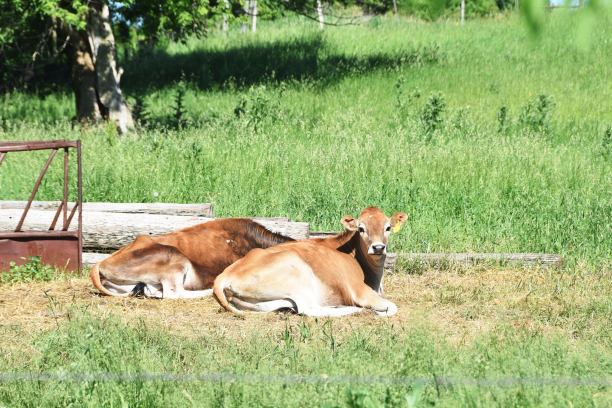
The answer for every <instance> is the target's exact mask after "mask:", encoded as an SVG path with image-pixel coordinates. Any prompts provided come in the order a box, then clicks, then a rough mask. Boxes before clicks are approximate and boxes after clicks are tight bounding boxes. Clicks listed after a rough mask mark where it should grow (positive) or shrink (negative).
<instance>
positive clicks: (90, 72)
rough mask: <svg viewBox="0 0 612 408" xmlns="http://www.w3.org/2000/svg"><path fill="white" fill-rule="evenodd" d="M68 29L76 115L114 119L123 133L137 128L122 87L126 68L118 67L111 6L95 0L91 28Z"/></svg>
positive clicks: (87, 120)
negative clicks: (120, 85)
mask: <svg viewBox="0 0 612 408" xmlns="http://www.w3.org/2000/svg"><path fill="white" fill-rule="evenodd" d="M67 30H68V34H69V36H70V43H69V46H68V47H67V48H66V52H67V54H68V58H69V61H70V63H71V66H72V67H71V68H72V70H71V72H72V87H73V90H74V96H75V102H76V119H77V120H78V121H79V122H81V123H97V122H100V121H101V120H102V119H110V120H112V121H113V122H114V123H115V124H116V125H117V129H118V131H119V133H121V134H125V133H127V132H128V131H130V130H131V129H133V128H134V121H133V119H132V114H131V112H130V110H129V108H128V106H127V104H126V103H125V101H124V99H123V95H122V93H121V88H120V87H119V80H120V78H121V73H122V70H121V69H118V68H117V62H116V51H115V38H114V36H113V32H112V30H111V25H110V16H109V9H108V6H107V5H106V4H105V3H103V2H101V1H91V2H90V3H89V15H88V18H87V30H75V29H73V28H68V29H67Z"/></svg>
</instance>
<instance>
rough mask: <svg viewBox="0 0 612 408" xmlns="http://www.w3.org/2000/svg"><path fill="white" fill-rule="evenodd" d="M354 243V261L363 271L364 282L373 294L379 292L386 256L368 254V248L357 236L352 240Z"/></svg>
mask: <svg viewBox="0 0 612 408" xmlns="http://www.w3.org/2000/svg"><path fill="white" fill-rule="evenodd" d="M353 241H354V242H355V259H356V260H357V262H359V265H360V266H361V269H362V270H363V277H364V282H365V284H366V285H368V286H369V287H371V288H372V289H373V290H374V291H375V292H377V293H380V292H381V286H382V279H383V274H384V273H385V258H386V255H384V254H383V255H380V256H376V257H374V256H371V255H370V254H368V246H367V244H366V243H365V242H363V240H362V239H361V237H360V236H359V234H355V237H354V238H353Z"/></svg>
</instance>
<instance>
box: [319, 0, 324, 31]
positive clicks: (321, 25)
mask: <svg viewBox="0 0 612 408" xmlns="http://www.w3.org/2000/svg"><path fill="white" fill-rule="evenodd" d="M317 15H318V16H319V28H320V29H321V30H322V29H323V28H325V15H324V14H323V4H322V3H321V0H317Z"/></svg>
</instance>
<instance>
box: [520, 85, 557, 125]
mask: <svg viewBox="0 0 612 408" xmlns="http://www.w3.org/2000/svg"><path fill="white" fill-rule="evenodd" d="M554 108H555V103H554V101H553V98H552V97H551V96H548V95H544V94H541V95H538V96H537V97H535V98H534V99H532V100H531V101H529V102H528V103H527V104H526V105H525V106H524V107H523V110H522V111H521V114H520V116H519V123H520V124H521V125H522V126H523V127H524V128H527V129H529V130H532V131H534V132H548V131H549V130H550V125H551V120H552V113H553V110H554Z"/></svg>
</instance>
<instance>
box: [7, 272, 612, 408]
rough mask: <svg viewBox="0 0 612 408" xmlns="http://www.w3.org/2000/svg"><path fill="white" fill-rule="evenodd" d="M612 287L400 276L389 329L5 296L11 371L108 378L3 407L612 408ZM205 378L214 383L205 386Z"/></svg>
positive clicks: (606, 283)
mask: <svg viewBox="0 0 612 408" xmlns="http://www.w3.org/2000/svg"><path fill="white" fill-rule="evenodd" d="M610 281H611V280H610V276H600V275H598V274H591V273H587V272H584V273H582V272H580V271H575V273H572V274H566V273H560V272H559V271H554V270H539V269H501V268H499V269H497V268H494V269H485V268H481V269H478V268H475V269H474V268H468V269H456V270H448V271H444V272H441V271H434V270H427V271H425V272H424V273H422V274H421V275H405V274H402V273H395V274H391V275H389V276H388V278H387V280H386V285H385V287H386V291H387V296H388V297H389V298H390V299H392V300H394V301H395V302H396V303H397V304H398V306H399V308H400V313H399V314H398V315H397V316H395V317H392V318H389V319H386V318H378V317H375V316H373V315H371V314H363V315H357V316H351V317H348V318H343V319H313V318H305V317H300V316H295V315H287V314H265V315H260V314H249V315H248V316H247V317H246V318H245V319H239V318H236V317H234V316H232V315H231V314H229V313H227V312H225V311H221V309H220V307H219V306H218V305H217V303H216V302H215V301H214V300H213V299H201V300H197V301H168V300H163V301H160V300H146V299H118V298H108V297H100V296H95V295H92V293H91V291H93V289H89V287H90V284H89V283H88V282H87V281H86V280H85V279H83V278H75V279H68V280H62V281H56V282H51V283H30V284H28V285H26V284H13V285H2V286H0V293H1V295H2V296H0V299H2V303H1V304H0V305H1V308H0V310H2V313H3V315H4V316H2V320H1V321H3V322H5V323H3V325H2V330H1V333H2V338H1V340H2V342H3V344H5V345H7V347H6V348H4V347H3V352H2V355H1V357H0V367H2V368H1V370H2V371H3V372H21V373H23V372H37V373H38V372H44V373H52V374H55V375H60V374H65V375H68V376H70V375H74V376H77V377H78V376H79V375H93V376H95V375H98V376H99V377H98V378H97V379H95V378H89V379H87V378H85V379H83V377H81V380H79V381H57V380H50V381H27V380H21V381H16V382H4V383H2V385H0V401H1V402H2V403H5V404H7V405H9V406H15V405H26V406H27V405H39V404H44V405H62V406H64V405H69V404H76V405H92V406H93V405H98V404H100V403H105V404H110V403H112V404H125V403H127V404H129V405H148V406H179V405H184V404H188V405H189V404H193V405H198V406H219V405H230V406H253V405H274V406H278V405H287V406H322V405H328V406H406V403H407V402H406V401H407V400H411V401H412V399H413V398H416V400H417V401H418V404H419V405H422V404H425V405H427V404H436V405H443V406H448V405H466V404H468V405H469V404H474V405H494V406H508V405H521V406H540V405H567V404H573V405H580V406H583V405H592V406H605V405H606V403H608V402H609V401H610V398H611V397H612V395H611V394H610V388H609V384H608V386H605V381H609V375H610V370H611V369H612V367H611V363H610V361H612V360H611V358H610V357H611V355H610V344H611V343H610V334H609V330H608V327H609V326H610V323H611V322H610V317H609V316H610V315H611V313H610V311H611V309H612V305H611V302H610V299H612V296H610V295H611V294H612V288H611V287H610ZM9 316H10V319H9V318H8V317H9ZM113 374H115V375H123V377H122V378H121V379H119V378H116V377H115V378H113V377H112V375H113ZM162 374H167V375H173V376H174V377H172V379H170V378H169V377H167V378H166V379H167V380H166V381H161V380H160V378H157V379H156V378H155V375H158V376H159V375H162ZM208 374H217V375H218V376H217V377H214V376H212V377H211V376H209V377H206V378H207V379H208V380H209V381H197V380H195V379H194V378H195V377H194V376H197V375H208ZM147 375H150V376H153V377H147ZM104 376H106V377H104ZM130 376H132V377H130ZM190 376H191V377H190ZM326 378H327V380H326ZM436 378H437V379H439V381H438V383H437V385H436V382H435V379H436ZM606 378H607V380H606ZM210 380H213V381H212V382H210ZM394 380H395V381H396V382H395V383H394V382H393V381H394ZM592 380H594V383H589V381H592ZM385 381H387V382H385ZM445 381H446V382H445ZM581 381H583V383H581Z"/></svg>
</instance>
